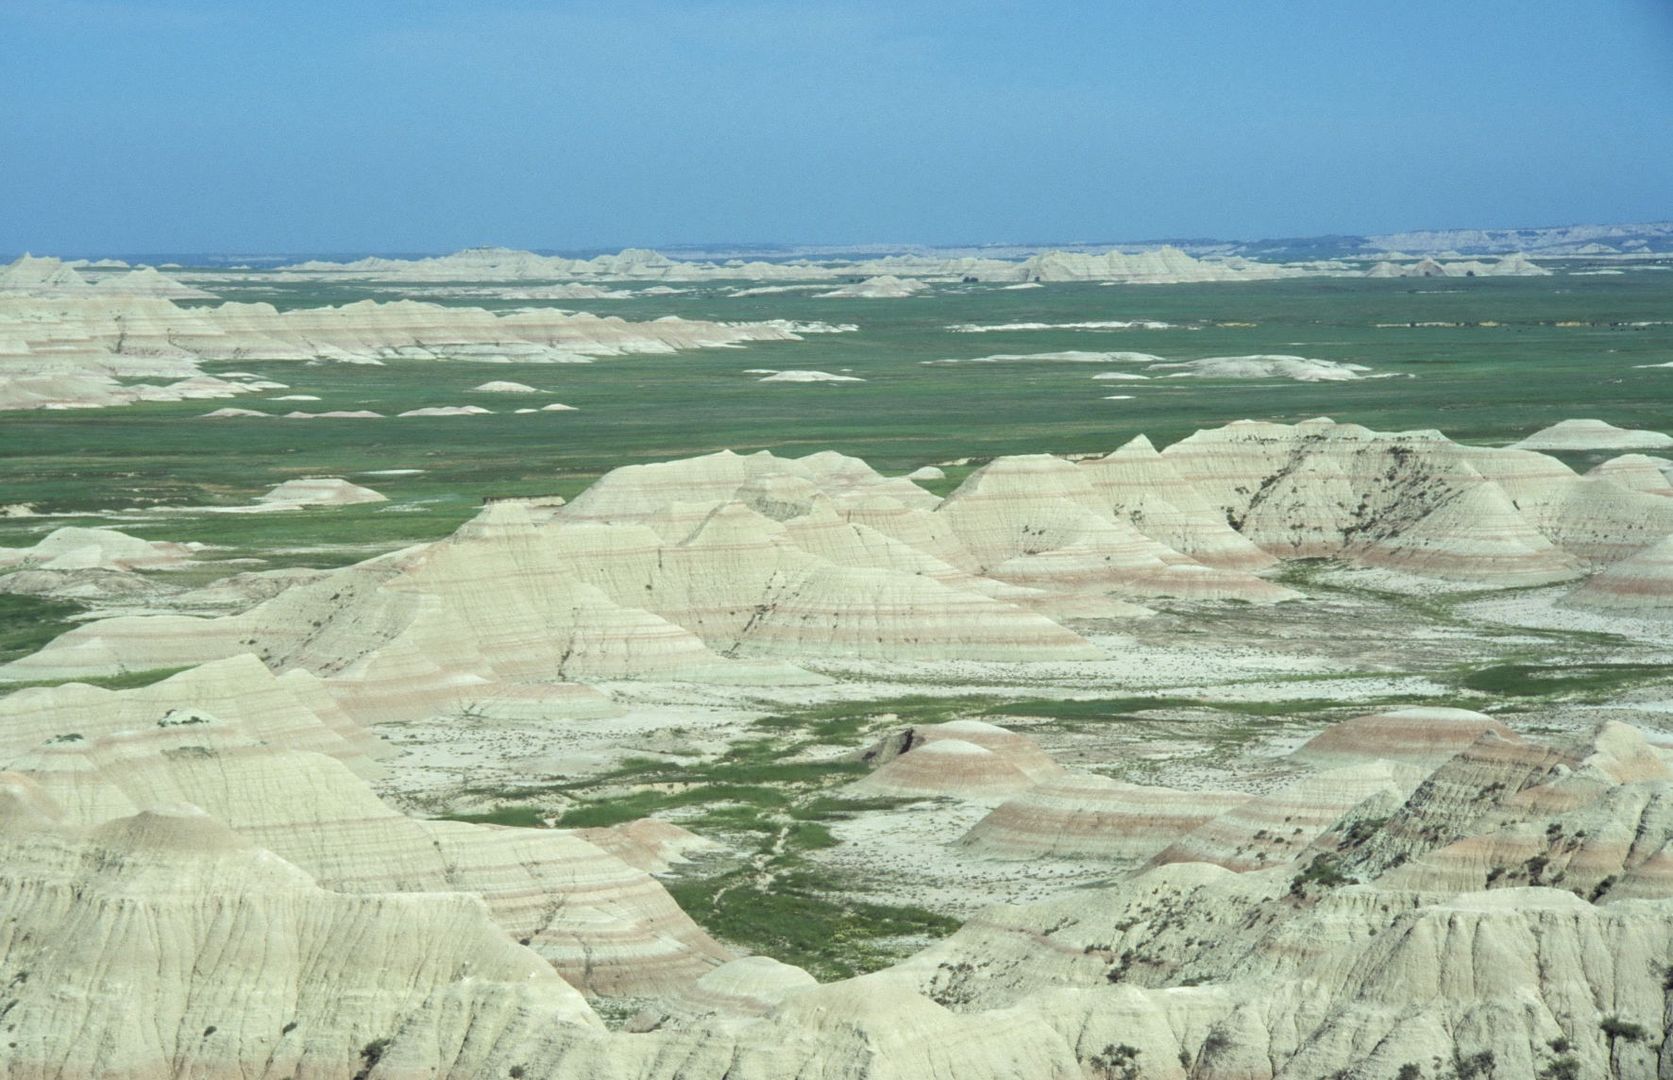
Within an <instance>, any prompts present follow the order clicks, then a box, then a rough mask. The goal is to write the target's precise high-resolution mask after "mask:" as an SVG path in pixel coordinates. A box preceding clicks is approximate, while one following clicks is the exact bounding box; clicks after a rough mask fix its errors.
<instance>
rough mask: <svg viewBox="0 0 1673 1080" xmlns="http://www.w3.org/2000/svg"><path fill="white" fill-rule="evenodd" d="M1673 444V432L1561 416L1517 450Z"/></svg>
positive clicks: (1652, 447)
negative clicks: (1666, 432)
mask: <svg viewBox="0 0 1673 1080" xmlns="http://www.w3.org/2000/svg"><path fill="white" fill-rule="evenodd" d="M1669 446H1673V435H1664V434H1662V433H1661V432H1659V431H1633V430H1629V429H1627V428H1618V427H1615V426H1614V425H1613V424H1610V423H1607V422H1605V421H1603V420H1560V421H1558V422H1557V423H1555V424H1552V425H1551V426H1550V427H1548V428H1542V429H1540V430H1539V431H1536V432H1534V433H1533V434H1532V435H1529V436H1528V437H1527V438H1525V439H1523V440H1522V441H1521V442H1516V443H1512V444H1511V449H1513V450H1662V449H1665V448H1667V447H1669Z"/></svg>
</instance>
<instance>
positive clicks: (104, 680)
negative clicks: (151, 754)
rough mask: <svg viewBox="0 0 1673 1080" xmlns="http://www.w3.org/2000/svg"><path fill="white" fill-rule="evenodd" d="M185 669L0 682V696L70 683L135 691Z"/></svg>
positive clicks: (160, 669) (159, 669)
mask: <svg viewBox="0 0 1673 1080" xmlns="http://www.w3.org/2000/svg"><path fill="white" fill-rule="evenodd" d="M190 670H191V668H186V667H170V668H147V669H146V670H144V671H124V672H121V673H119V674H116V675H88V676H82V677H79V678H74V679H34V680H30V681H28V682H0V694H9V693H11V692H12V691H14V690H28V689H31V688H33V687H37V686H67V685H69V684H70V683H86V684H87V685H88V686H97V687H100V688H102V689H105V690H136V689H138V688H139V687H142V686H150V685H151V684H152V683H156V682H162V681H163V680H164V679H167V678H169V677H170V676H173V675H178V674H180V673H181V672H182V671H190Z"/></svg>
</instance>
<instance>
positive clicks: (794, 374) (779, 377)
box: [755, 371, 865, 383]
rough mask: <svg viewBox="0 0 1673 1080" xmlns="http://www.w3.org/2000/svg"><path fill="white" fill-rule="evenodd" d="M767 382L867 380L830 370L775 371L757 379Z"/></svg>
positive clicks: (843, 381) (757, 380)
mask: <svg viewBox="0 0 1673 1080" xmlns="http://www.w3.org/2000/svg"><path fill="white" fill-rule="evenodd" d="M755 381H756V382H766V383H854V382H865V380H864V379H862V378H860V377H859V376H857V375H833V374H832V373H831V372H829V371H775V372H773V373H772V374H771V375H767V376H764V377H763V378H759V379H756V380H755Z"/></svg>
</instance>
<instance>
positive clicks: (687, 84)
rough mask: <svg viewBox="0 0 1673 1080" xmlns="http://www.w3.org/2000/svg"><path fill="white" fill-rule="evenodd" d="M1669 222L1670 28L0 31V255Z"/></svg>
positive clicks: (482, 25) (1003, 238)
mask: <svg viewBox="0 0 1673 1080" xmlns="http://www.w3.org/2000/svg"><path fill="white" fill-rule="evenodd" d="M1668 217H1673V3H1670V2H1669V0H1467V2H1465V0H1444V2H1443V0H1403V2H1372V0H1330V2H1286V0H1260V2H1254V0H1235V2H1233V0H1224V2H1215V0H1201V2H1198V0H1102V2H1093V0H1088V2H1084V3H1068V2H1052V0H1032V2H1025V0H1017V2H1014V3H1013V2H1005V0H992V2H984V0H967V2H965V3H927V2H924V3H918V2H913V0H894V2H890V3H871V2H857V0H856V2H848V3H841V2H830V3H827V2H820V0H807V2H790V0H785V2H778V3H769V2H761V0H756V2H749V0H682V2H663V0H610V2H599V3H590V2H575V3H561V2H550V3H535V2H531V0H477V2H474V3H464V2H459V3H431V2H425V0H406V2H378V0H358V2H356V0H335V2H331V3H320V2H315V0H289V2H286V3H266V2H261V0H243V2H231V0H156V2H145V0H0V251H4V250H14V251H15V250H22V249H25V248H29V249H33V250H36V251H48V252H61V253H66V254H89V253H96V252H109V253H120V252H227V251H248V252H257V251H291V252H297V251H341V252H348V251H439V250H450V249H454V248H458V247H462V246H467V245H472V244H479V243H494V244H507V245H512V246H519V247H538V248H559V249H578V248H590V247H613V246H622V245H630V244H649V245H655V244H677V243H705V242H718V241H751V242H773V241H776V242H850V241H851V242H895V241H898V242H917V243H966V242H970V243H983V242H1030V241H1053V240H1054V241H1074V240H1102V239H1145V238H1155V237H1168V236H1218V237H1228V238H1248V239H1253V238H1260V237H1272V236H1299V235H1312V234H1319V233H1328V232H1361V233H1362V232H1378V231H1392V230H1398V229H1403V228H1415V227H1430V226H1433V227H1449V226H1512V225H1542V224H1566V223H1574V222H1592V221H1639V220H1654V219H1663V218H1668Z"/></svg>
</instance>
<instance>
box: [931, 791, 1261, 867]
mask: <svg viewBox="0 0 1673 1080" xmlns="http://www.w3.org/2000/svg"><path fill="white" fill-rule="evenodd" d="M1251 798H1253V796H1251V795H1247V794H1244V793H1242V792H1233V791H1182V790H1177V789H1174V788H1165V787H1151V786H1144V785H1139V784H1127V783H1123V782H1121V781H1119V780H1111V779H1108V778H1107V777H1103V776H1095V775H1090V774H1087V773H1064V774H1062V775H1059V776H1057V777H1053V778H1048V779H1045V780H1043V781H1042V782H1040V783H1039V784H1038V785H1036V786H1035V787H1032V788H1030V789H1029V790H1027V791H1025V792H1023V793H1022V794H1020V795H1017V796H1015V797H1013V798H1010V799H1007V800H1006V801H1005V802H1003V803H1001V804H1000V805H999V806H998V807H996V808H995V809H994V810H993V811H992V812H990V813H989V814H988V815H987V816H986V817H984V818H982V820H980V821H978V822H977V823H976V824H975V825H974V826H973V827H972V828H971V829H970V831H969V832H967V833H966V834H965V835H964V837H963V838H962V839H961V840H960V841H959V842H960V843H961V844H964V845H966V846H968V847H970V848H972V849H973V850H976V851H979V852H981V853H983V854H984V855H995V856H1001V857H1005V858H1016V859H1032V858H1039V857H1041V856H1047V857H1054V858H1067V859H1099V860H1104V859H1115V860H1134V861H1138V860H1143V859H1148V858H1150V857H1151V856H1153V855H1155V854H1157V853H1158V852H1160V851H1161V850H1162V849H1163V848H1165V847H1167V846H1168V845H1169V844H1170V843H1172V842H1173V841H1175V840H1177V839H1178V838H1179V837H1181V836H1183V835H1185V834H1186V833H1188V832H1190V831H1191V830H1192V829H1194V828H1196V827H1197V826H1199V825H1201V824H1203V823H1204V822H1207V821H1210V820H1212V819H1214V818H1216V817H1219V816H1220V815H1221V814H1223V813H1225V812H1226V811H1228V810H1230V809H1232V808H1233V807H1235V806H1239V805H1241V804H1243V803H1245V802H1248V801H1249V800H1250V799H1251Z"/></svg>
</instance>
